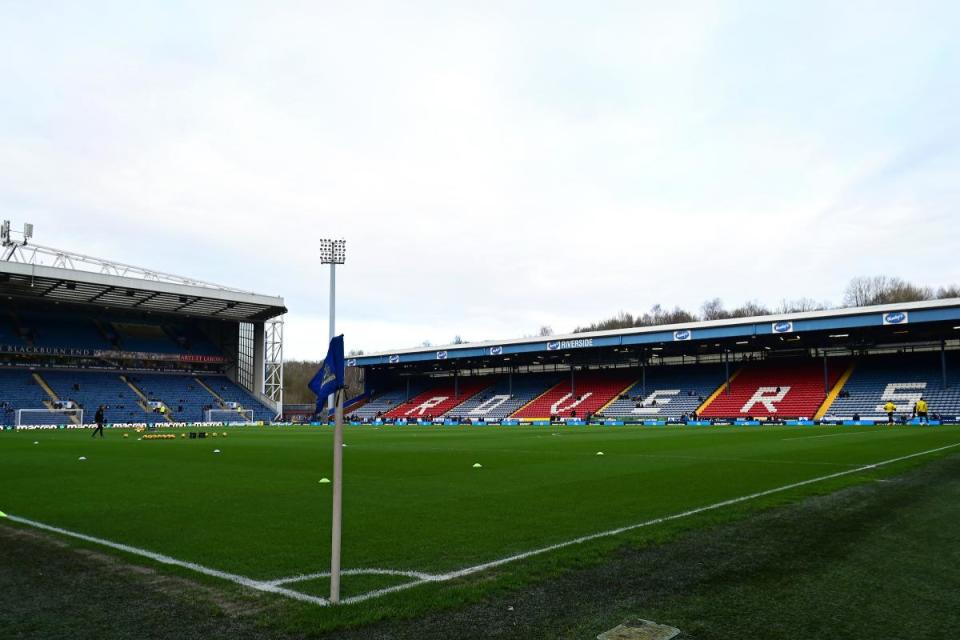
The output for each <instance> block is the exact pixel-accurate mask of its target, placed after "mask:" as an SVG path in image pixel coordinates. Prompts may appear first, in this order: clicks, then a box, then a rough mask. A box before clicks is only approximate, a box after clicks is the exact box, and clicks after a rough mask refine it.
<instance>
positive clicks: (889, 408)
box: [883, 400, 897, 424]
mask: <svg viewBox="0 0 960 640" xmlns="http://www.w3.org/2000/svg"><path fill="white" fill-rule="evenodd" d="M883 410H884V411H886V412H887V424H893V414H894V413H896V412H897V405H895V404H893V401H892V400H887V404H885V405H883Z"/></svg>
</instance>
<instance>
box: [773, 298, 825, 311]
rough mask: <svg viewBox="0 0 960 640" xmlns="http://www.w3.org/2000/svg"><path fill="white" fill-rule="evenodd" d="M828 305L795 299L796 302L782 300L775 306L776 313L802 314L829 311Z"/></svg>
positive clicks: (808, 299)
mask: <svg viewBox="0 0 960 640" xmlns="http://www.w3.org/2000/svg"><path fill="white" fill-rule="evenodd" d="M829 308H830V305H828V304H827V303H825V302H817V301H816V300H814V299H813V298H797V299H796V300H787V299H786V298H784V299H783V300H781V301H780V304H779V305H777V309H776V312H777V313H802V312H804V311H823V310H824V309H829Z"/></svg>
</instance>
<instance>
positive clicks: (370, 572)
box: [266, 569, 440, 585]
mask: <svg viewBox="0 0 960 640" xmlns="http://www.w3.org/2000/svg"><path fill="white" fill-rule="evenodd" d="M340 575H343V576H400V577H404V578H415V579H417V580H422V581H424V582H429V581H431V580H438V579H439V578H440V576H439V575H435V574H432V573H423V572H421V571H401V570H400V569H346V570H344V571H341V572H340ZM329 577H330V572H329V571H318V572H317V573H301V574H299V575H295V576H290V577H288V578H279V579H277V580H268V581H267V582H266V584H271V585H281V584H291V583H293V582H306V581H307V580H316V579H318V578H329Z"/></svg>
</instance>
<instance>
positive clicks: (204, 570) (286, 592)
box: [7, 442, 960, 606]
mask: <svg viewBox="0 0 960 640" xmlns="http://www.w3.org/2000/svg"><path fill="white" fill-rule="evenodd" d="M957 446H960V442H957V443H954V444H948V445H946V446H943V447H937V448H936V449H928V450H926V451H920V452H917V453H911V454H909V455H905V456H900V457H899V458H891V459H889V460H883V461H881V462H875V463H873V464H868V465H863V466H860V467H857V468H855V469H846V470H844V471H838V472H836V473H831V474H828V475H825V476H819V477H817V478H811V479H809V480H801V481H800V482H794V483H791V484H787V485H783V486H782V487H777V488H775V489H767V490H766V491H760V492H757V493H751V494H749V495H745V496H740V497H739V498H731V499H729V500H723V501H721V502H715V503H713V504H710V505H707V506H704V507H697V508H696V509H690V510H689V511H683V512H681V513H675V514H673V515H669V516H664V517H662V518H654V519H653V520H647V521H646V522H640V523H638V524H633V525H628V526H625V527H619V528H617V529H609V530H607V531H601V532H599V533H593V534H590V535H586V536H581V537H579V538H574V539H572V540H567V541H565V542H558V543H557V544H552V545H549V546H546V547H541V548H539V549H533V550H531V551H524V552H522V553H517V554H514V555H510V556H506V557H504V558H500V559H498V560H492V561H490V562H484V563H482V564H478V565H474V566H472V567H466V568H464V569H458V570H457V571H450V572H448V573H443V574H428V573H420V572H414V571H400V570H391V569H352V570H347V571H345V572H344V574H346V575H351V574H353V575H362V574H363V573H373V572H378V573H381V575H401V576H406V577H416V578H417V579H416V580H415V581H413V582H407V583H403V584H399V585H395V586H392V587H386V588H384V589H378V590H376V591H370V592H367V593H363V594H360V595H357V596H352V597H349V598H344V599H343V600H341V604H354V603H358V602H365V601H367V600H370V599H372V598H378V597H380V596H384V595H387V594H389V593H395V592H398V591H404V590H406V589H411V588H413V587H417V586H420V585H422V584H426V583H428V582H447V581H449V580H454V579H456V578H462V577H464V576H468V575H471V574H474V573H478V572H480V571H484V570H486V569H492V568H494V567H499V566H501V565H505V564H509V563H511V562H516V561H518V560H524V559H526V558H530V557H533V556H537V555H540V554H543V553H548V552H550V551H556V550H558V549H563V548H565V547H570V546H573V545H577V544H583V543H584V542H590V541H592V540H597V539H600V538H607V537H610V536H615V535H619V534H621V533H625V532H627V531H632V530H634V529H640V528H643V527H649V526H652V525H656V524H661V523H664V522H669V521H672V520H679V519H681V518H687V517H689V516H692V515H696V514H698V513H704V512H706V511H712V510H714V509H720V508H722V507H728V506H730V505H733V504H738V503H741V502H747V501H748V500H753V499H755V498H762V497H764V496H769V495H772V494H775V493H780V492H782V491H789V490H790V489H796V488H797V487H803V486H806V485H809V484H815V483H817V482H823V481H824V480H831V479H833V478H840V477H843V476H847V475H850V474H853V473H859V472H861V471H867V470H869V469H876V468H877V467H882V466H885V465H889V464H893V463H895V462H901V461H903V460H909V459H911V458H917V457H920V456H925V455H929V454H931V453H937V452H939V451H945V450H947V449H952V448H954V447H957ZM7 519H9V520H12V521H14V522H19V523H21V524H26V525H29V526H31V527H36V528H37V529H43V530H46V531H51V532H53V533H58V534H60V535H64V536H68V537H72V538H77V539H78V540H85V541H87V542H92V543H94V544H99V545H103V546H105V547H110V548H111V549H116V550H118V551H123V552H125V553H130V554H133V555H138V556H142V557H145V558H149V559H151V560H154V561H156V562H160V563H162V564H169V565H174V566H178V567H183V568H185V569H189V570H191V571H195V572H197V573H201V574H204V575H208V576H212V577H215V578H220V579H222V580H228V581H230V582H234V583H236V584H239V585H243V586H245V587H249V588H251V589H256V590H258V591H265V592H268V593H276V594H278V595H282V596H286V597H288V598H291V599H294V600H300V601H301V602H310V603H313V604H316V605H319V606H328V605H329V604H330V602H329V601H328V600H326V599H325V598H320V597H318V596H311V595H308V594H305V593H300V592H299V591H293V590H291V589H285V588H283V587H282V586H280V584H282V583H284V582H286V581H287V580H288V579H286V578H280V579H279V580H273V581H267V582H265V581H261V580H254V579H252V578H247V577H246V576H241V575H236V574H233V573H227V572H225V571H220V570H218V569H211V568H210V567H205V566H203V565H200V564H196V563H194V562H186V561H184V560H177V559H176V558H171V557H170V556H165V555H163V554H160V553H155V552H153V551H148V550H146V549H140V548H138V547H132V546H129V545H125V544H120V543H117V542H112V541H110V540H104V539H103V538H96V537H93V536H88V535H86V534H82V533H77V532H75V531H69V530H67V529H61V528H59V527H53V526H50V525H48V524H43V523H42V522H36V521H35V520H28V519H27V518H21V517H19V516H14V515H9V514H8V515H7ZM312 575H314V574H307V575H306V576H293V578H294V580H293V581H300V580H302V579H310V576H312ZM328 575H330V574H329V572H325V573H321V574H316V577H321V578H322V577H326V576H328Z"/></svg>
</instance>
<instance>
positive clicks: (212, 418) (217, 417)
mask: <svg viewBox="0 0 960 640" xmlns="http://www.w3.org/2000/svg"><path fill="white" fill-rule="evenodd" d="M203 421H204V422H226V423H230V422H253V410H252V409H207V410H206V411H204V412H203Z"/></svg>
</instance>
